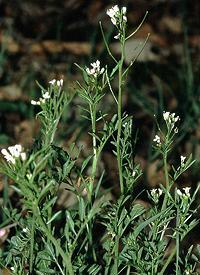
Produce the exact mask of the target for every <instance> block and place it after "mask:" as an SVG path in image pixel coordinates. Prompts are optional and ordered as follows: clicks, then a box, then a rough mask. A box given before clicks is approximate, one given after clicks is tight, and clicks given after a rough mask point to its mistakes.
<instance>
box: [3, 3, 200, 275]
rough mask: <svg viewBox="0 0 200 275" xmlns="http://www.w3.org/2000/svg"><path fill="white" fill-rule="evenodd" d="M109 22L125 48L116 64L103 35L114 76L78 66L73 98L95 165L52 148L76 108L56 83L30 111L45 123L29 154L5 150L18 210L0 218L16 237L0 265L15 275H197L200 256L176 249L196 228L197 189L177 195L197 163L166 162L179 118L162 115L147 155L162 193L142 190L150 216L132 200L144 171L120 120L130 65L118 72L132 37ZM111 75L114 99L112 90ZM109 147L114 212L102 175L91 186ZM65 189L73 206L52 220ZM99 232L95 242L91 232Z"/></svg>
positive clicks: (122, 21) (117, 13) (117, 18)
mask: <svg viewBox="0 0 200 275" xmlns="http://www.w3.org/2000/svg"><path fill="white" fill-rule="evenodd" d="M107 13H108V15H109V16H110V17H111V21H112V23H113V24H114V25H115V27H116V30H117V32H118V34H117V36H116V37H115V38H116V39H119V42H120V45H121V56H120V59H119V60H117V58H115V57H114V56H113V55H112V52H111V50H110V48H109V45H108V44H107V42H106V39H105V37H106V36H105V34H104V32H103V28H102V26H101V30H102V34H103V39H104V42H105V43H106V48H107V50H108V54H109V55H110V56H111V58H112V60H113V62H114V68H113V69H111V71H110V70H108V69H107V67H100V62H99V61H98V60H97V61H96V62H94V63H91V68H87V67H85V68H83V67H81V66H79V65H77V67H78V68H79V69H80V70H81V72H82V74H83V81H82V82H77V94H78V96H80V97H81V98H82V100H83V102H84V104H83V105H84V106H83V108H82V110H83V116H84V118H85V119H87V120H89V121H90V123H91V132H90V133H89V135H90V137H91V139H92V153H91V155H89V156H88V157H86V158H85V159H84V160H83V161H82V162H81V159H80V158H79V156H80V153H81V150H82V148H80V149H78V150H77V149H76V148H75V147H76V146H75V145H74V144H71V146H70V148H69V149H68V151H65V150H64V149H63V148H62V147H59V146H58V145H57V144H56V143H55V133H56V130H57V127H58V123H59V120H60V118H61V116H62V114H63V111H64V109H65V107H66V106H67V105H68V104H69V103H70V101H71V99H72V98H71V96H70V95H68V93H67V92H65V91H64V89H63V81H62V80H57V81H56V80H55V79H54V80H52V81H50V85H49V87H48V88H47V89H46V88H44V87H42V86H40V85H39V84H38V85H39V87H40V89H41V94H42V98H40V99H39V101H34V100H33V101H32V104H33V105H39V106H40V108H41V111H40V112H39V113H38V115H37V118H38V119H39V120H40V122H41V136H40V138H39V139H38V140H37V141H36V142H35V143H34V144H33V147H32V148H31V149H30V150H29V151H27V152H26V153H25V152H24V149H23V148H22V147H21V146H20V145H16V146H12V147H8V150H6V149H3V150H2V155H3V157H4V158H5V159H4V160H2V161H1V163H0V171H1V172H2V173H3V174H5V175H6V176H7V177H8V178H10V179H12V180H13V181H14V185H13V189H14V190H15V191H16V192H17V193H18V195H19V198H20V207H21V208H19V209H12V208H11V205H7V207H5V208H4V213H5V215H6V216H7V221H5V223H4V225H3V226H4V227H3V229H6V228H7V227H9V226H10V223H11V222H13V224H14V226H13V227H14V228H13V232H12V235H13V236H12V237H11V238H10V240H8V241H7V244H6V247H5V249H4V251H2V252H1V258H0V261H1V265H2V266H5V267H6V268H8V269H10V270H11V272H12V274H16V275H25V274H27V272H28V273H29V274H39V275H42V274H70V275H73V274H89V275H97V274H105V275H106V274H107V275H108V274H114V275H117V274H125V273H124V272H126V274H127V275H129V274H134V273H135V274H143V275H148V274H149V275H150V274H151V275H155V274H159V275H162V274H176V275H178V274H195V273H193V272H195V262H199V257H198V256H199V254H200V253H199V247H198V251H197V253H196V254H197V256H195V255H194V253H193V248H192V247H191V248H190V249H189V251H188V253H187V255H186V257H185V258H184V257H183V254H182V251H181V243H182V241H183V239H184V238H185V237H186V236H187V234H188V233H189V232H190V231H191V230H192V229H193V228H194V227H195V226H196V225H197V224H198V221H197V220H196V219H195V210H192V209H193V208H192V204H193V202H194V200H195V196H196V194H197V192H198V188H197V189H196V190H192V191H191V190H190V188H189V187H185V188H182V189H181V190H179V189H177V188H176V187H175V182H176V180H177V179H178V178H179V177H180V176H181V175H182V174H183V173H184V172H185V171H186V170H187V169H189V168H190V167H191V165H192V164H193V163H194V160H193V159H192V156H190V157H189V158H188V159H187V160H186V158H185V157H184V156H181V157H180V166H179V167H178V168H175V167H173V166H172V165H171V164H170V162H169V152H170V151H171V150H173V145H174V142H175V139H176V135H177V134H178V127H177V123H178V120H179V117H178V116H176V115H175V114H174V113H172V114H171V113H169V112H164V113H163V122H164V126H163V128H162V129H161V127H160V126H159V124H158V134H157V135H156V136H155V138H154V146H153V147H154V150H155V151H156V152H157V156H158V157H159V156H160V157H161V161H162V164H163V166H162V168H163V171H164V177H165V178H164V180H163V182H162V184H161V185H160V188H157V189H152V190H149V191H147V192H146V191H145V190H144V192H146V194H147V196H148V198H149V201H150V203H151V206H149V207H144V206H143V205H142V204H141V203H140V201H138V200H137V197H136V195H135V192H134V190H135V186H136V182H137V180H138V179H139V178H140V177H141V175H142V170H141V168H140V166H139V164H137V163H136V162H135V159H134V155H135V152H134V145H135V140H134V136H133V133H132V124H133V123H134V120H133V118H132V117H131V116H129V115H127V114H123V113H122V96H123V89H124V85H125V80H126V78H127V74H128V72H129V69H130V68H131V66H132V65H133V63H134V61H135V60H133V61H132V62H131V63H130V64H129V65H128V66H127V68H124V59H125V54H126V53H125V43H126V41H127V40H128V39H129V38H130V37H131V36H132V35H133V34H134V33H135V31H134V32H133V33H132V34H130V35H127V34H126V29H127V28H126V26H127V25H126V24H127V18H126V9H125V8H124V7H123V8H122V9H119V8H118V6H115V7H113V8H112V9H110V10H109V11H107ZM139 27H140V26H139ZM139 27H138V28H137V29H136V31H137V30H138V29H139ZM116 75H117V76H118V77H117V81H118V91H117V93H116V94H115V91H114V89H113V87H112V81H113V80H114V79H115V78H116ZM106 88H107V89H108V90H110V92H111V94H112V96H113V100H114V101H115V103H116V104H117V110H116V113H117V114H115V115H114V116H113V117H112V118H109V115H107V114H106V113H103V111H102V110H101V108H100V106H101V104H100V103H101V102H102V99H103V97H104V95H105V91H106ZM99 121H100V124H99V125H98V127H97V123H98V122H99ZM106 144H110V145H111V146H112V149H113V155H114V156H115V157H116V160H117V165H118V173H119V186H120V193H119V196H118V198H117V200H116V201H114V202H113V201H111V200H110V199H109V198H108V196H106V194H105V192H102V191H101V188H100V187H101V184H102V182H103V180H104V176H105V171H104V172H102V173H101V176H100V177H98V176H97V166H98V163H99V160H100V157H101V153H102V151H103V149H104V147H105V145H106ZM88 168H91V169H88ZM61 183H64V184H65V186H66V189H67V190H68V191H69V192H70V193H73V195H74V196H75V198H76V202H75V203H74V205H71V206H70V207H68V208H67V209H60V210H57V208H56V207H55V206H56V201H57V197H58V190H59V186H60V184H61ZM114 184H117V183H114ZM192 193H193V195H192ZM101 227H103V228H102V230H101V233H99V235H98V233H96V229H97V228H101ZM173 243H175V245H174V246H173V247H172V249H171V251H169V252H168V247H169V245H170V244H173ZM167 253H169V255H167ZM195 257H196V258H195ZM169 268H171V270H172V271H169ZM169 272H171V273H169ZM188 272H189V273H188Z"/></svg>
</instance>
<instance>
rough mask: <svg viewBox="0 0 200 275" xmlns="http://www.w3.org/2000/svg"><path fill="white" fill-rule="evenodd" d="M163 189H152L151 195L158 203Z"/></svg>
mask: <svg viewBox="0 0 200 275" xmlns="http://www.w3.org/2000/svg"><path fill="white" fill-rule="evenodd" d="M162 193H163V191H162V189H160V188H153V189H151V191H150V194H151V197H152V199H153V201H154V202H155V203H158V201H159V197H160V196H161V195H162Z"/></svg>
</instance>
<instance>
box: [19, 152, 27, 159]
mask: <svg viewBox="0 0 200 275" xmlns="http://www.w3.org/2000/svg"><path fill="white" fill-rule="evenodd" d="M20 157H21V159H22V160H23V161H25V160H26V153H25V152H22V153H21V154H20Z"/></svg>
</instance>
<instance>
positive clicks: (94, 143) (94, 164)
mask: <svg viewBox="0 0 200 275" xmlns="http://www.w3.org/2000/svg"><path fill="white" fill-rule="evenodd" d="M90 116H91V122H92V133H93V134H94V135H96V106H94V105H93V106H91V105H90ZM94 135H93V136H92V146H93V154H94V156H93V162H92V179H93V181H94V178H95V174H96V168H97V140H96V137H95V136H94Z"/></svg>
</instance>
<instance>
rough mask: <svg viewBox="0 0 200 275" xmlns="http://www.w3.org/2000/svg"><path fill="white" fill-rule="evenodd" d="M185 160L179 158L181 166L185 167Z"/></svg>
mask: <svg viewBox="0 0 200 275" xmlns="http://www.w3.org/2000/svg"><path fill="white" fill-rule="evenodd" d="M185 159H186V157H184V156H181V166H184V165H185Z"/></svg>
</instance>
